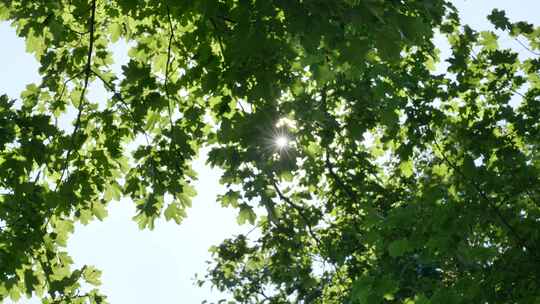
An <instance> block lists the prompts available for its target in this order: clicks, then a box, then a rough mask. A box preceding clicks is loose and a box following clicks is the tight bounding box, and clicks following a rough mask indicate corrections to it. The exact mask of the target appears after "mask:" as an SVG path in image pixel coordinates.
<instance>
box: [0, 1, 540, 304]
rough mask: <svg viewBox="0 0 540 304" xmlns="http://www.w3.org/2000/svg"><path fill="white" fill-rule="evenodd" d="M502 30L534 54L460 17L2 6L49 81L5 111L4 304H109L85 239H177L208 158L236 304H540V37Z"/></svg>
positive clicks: (437, 10) (0, 186)
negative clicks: (162, 226)
mask: <svg viewBox="0 0 540 304" xmlns="http://www.w3.org/2000/svg"><path fill="white" fill-rule="evenodd" d="M488 18H489V20H490V21H491V22H492V23H493V25H494V28H495V29H496V30H497V31H498V32H497V33H499V34H500V33H504V34H505V35H508V36H509V37H511V38H512V39H517V40H518V41H520V43H522V44H523V47H525V48H526V49H528V51H529V54H530V56H528V57H526V58H524V57H523V56H521V57H520V56H518V54H517V53H516V51H515V50H509V49H502V48H499V46H498V36H497V35H496V33H495V32H491V31H488V32H476V31H474V30H473V29H471V28H469V27H467V26H461V25H460V22H459V20H458V17H457V12H456V11H455V8H454V7H453V6H452V5H451V4H449V3H446V2H445V1H443V0H410V1H397V0H396V1H383V0H335V1H325V0H303V1H301V0H298V1H291V0H272V1H269V0H197V1H195V0H185V1H170V0H163V1H151V0H146V1H135V0H114V1H102V0H85V1H82V0H70V1H24V0H3V1H1V2H0V19H2V20H8V21H9V22H11V24H12V25H13V26H14V27H15V28H16V30H17V33H18V35H19V36H21V37H24V38H25V40H26V43H27V50H28V51H29V52H31V53H33V54H34V55H35V56H36V58H37V59H38V60H39V62H40V64H41V67H40V70H39V72H40V75H41V77H42V81H41V83H38V84H30V85H28V86H27V88H26V90H25V91H24V92H23V93H22V94H21V96H20V98H18V99H16V98H15V99H14V97H13V96H9V97H8V96H5V95H3V96H2V97H0V190H1V191H2V192H1V195H0V301H1V300H2V299H4V298H7V297H11V298H12V299H18V298H19V297H20V296H22V295H24V294H26V295H32V294H36V295H38V296H39V297H41V298H42V299H43V302H44V303H105V302H106V297H105V296H104V295H102V294H100V292H99V290H98V289H97V288H96V289H94V288H93V287H91V286H97V285H99V274H100V272H99V270H97V269H95V268H93V267H91V266H85V267H82V268H80V269H73V267H72V265H71V264H72V260H71V258H70V257H69V256H68V255H67V253H66V251H65V246H66V240H67V237H68V235H69V234H70V233H71V232H72V231H73V227H74V224H75V223H76V222H81V223H88V222H89V221H91V220H93V219H94V218H97V219H100V220H101V219H103V218H104V217H106V215H107V203H108V202H110V201H111V200H116V199H119V198H120V197H129V198H131V199H132V200H133V202H134V203H135V204H136V206H137V208H138V209H137V210H138V215H137V216H136V217H135V220H136V221H137V222H138V224H139V225H140V227H141V228H152V227H153V225H154V221H155V219H156V218H157V217H159V216H164V217H165V218H166V219H167V220H174V221H176V222H178V223H180V222H181V220H182V219H183V218H184V216H185V210H186V208H188V207H189V206H190V202H191V198H192V197H193V196H194V195H195V192H194V190H193V188H192V186H191V184H192V182H193V180H194V179H195V178H196V173H195V172H193V170H192V169H191V167H190V163H191V161H192V160H193V159H194V158H196V157H198V154H199V151H200V149H201V148H202V147H208V148H209V149H210V152H209V156H208V157H209V163H210V164H211V165H213V166H217V167H220V168H222V169H223V170H224V171H223V172H224V173H223V176H222V178H221V181H222V183H223V184H225V185H226V187H227V192H225V193H224V194H223V195H222V196H220V197H219V200H220V202H221V204H223V205H225V206H231V207H234V208H237V209H238V211H239V216H238V222H239V223H249V224H251V225H254V226H256V227H257V232H254V233H251V234H250V235H239V236H237V237H235V238H233V239H229V240H225V241H224V242H223V243H222V244H221V245H219V246H216V247H213V248H212V249H211V250H212V252H213V254H214V260H213V262H212V263H211V264H210V268H209V269H208V274H207V276H206V277H205V280H203V281H201V284H203V283H204V281H206V282H209V283H211V284H213V285H214V286H216V287H217V288H219V289H220V290H227V291H229V292H230V295H231V299H230V301H232V303H419V304H420V303H422V304H426V303H538V301H540V293H539V292H538V290H540V277H539V276H540V252H539V244H540V229H539V228H540V225H539V221H540V192H539V190H538V184H539V177H540V176H539V174H540V153H539V152H540V151H539V149H540V123H539V121H540V100H539V97H538V96H539V95H540V76H539V70H540V58H539V55H538V53H537V52H538V51H539V50H540V28H538V27H534V26H533V25H531V24H528V23H526V22H513V21H510V20H508V19H507V17H506V16H505V14H504V12H503V11H497V10H495V11H493V13H492V14H491V15H490V16H489V17H488ZM435 32H439V33H440V34H441V35H443V36H444V37H446V38H447V40H448V42H449V43H450V46H451V52H452V54H451V56H450V58H448V60H447V62H446V65H441V62H440V60H439V58H438V50H437V49H436V48H435V47H434V45H433V44H432V42H431V41H432V38H433V35H434V33H435ZM119 40H123V41H127V42H129V45H130V46H131V49H130V51H129V62H128V63H127V64H126V65H124V66H123V67H122V73H120V74H117V73H114V71H113V69H112V64H113V50H114V47H113V45H114V43H116V42H117V41H119ZM442 66H444V67H445V68H444V69H445V70H443V71H441V69H442V68H441V67H442ZM90 85H97V86H102V87H103V88H104V89H105V90H106V91H107V92H108V94H109V96H110V98H108V99H107V100H92V99H91V98H90V97H89V95H88V90H89V86H90ZM69 113H75V114H72V115H70V114H69ZM70 119H72V126H71V127H69V128H67V127H66V124H67V123H66V121H68V120H70ZM276 138H280V139H279V144H276V142H275V140H276Z"/></svg>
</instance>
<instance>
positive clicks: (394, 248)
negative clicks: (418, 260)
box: [388, 240, 411, 258]
mask: <svg viewBox="0 0 540 304" xmlns="http://www.w3.org/2000/svg"><path fill="white" fill-rule="evenodd" d="M410 250H411V247H410V244H409V242H408V241H407V240H397V241H393V242H392V243H390V244H389V245H388V253H389V254H390V256H391V257H393V258H396V257H400V256H403V255H404V254H405V253H407V252H409V251H410Z"/></svg>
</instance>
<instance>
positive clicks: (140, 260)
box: [0, 0, 540, 304]
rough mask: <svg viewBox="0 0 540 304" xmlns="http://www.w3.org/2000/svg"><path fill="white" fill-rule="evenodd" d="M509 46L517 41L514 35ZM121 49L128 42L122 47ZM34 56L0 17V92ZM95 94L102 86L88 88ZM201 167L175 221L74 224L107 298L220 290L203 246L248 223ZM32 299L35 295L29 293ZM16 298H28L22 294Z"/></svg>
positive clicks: (80, 252)
mask: <svg viewBox="0 0 540 304" xmlns="http://www.w3.org/2000/svg"><path fill="white" fill-rule="evenodd" d="M454 3H455V4H456V5H457V6H458V7H459V9H460V12H461V16H462V18H463V20H464V21H465V22H466V23H468V24H470V25H472V26H473V28H476V29H481V30H485V29H491V27H490V26H489V24H488V23H487V22H486V18H485V17H486V15H487V14H488V13H489V12H490V11H491V10H492V9H493V8H503V9H505V10H506V11H507V15H508V16H509V17H510V18H511V19H512V20H528V21H531V22H533V23H535V24H540V13H539V12H540V0H513V1H509V0H498V1H494V0H470V1H465V0H455V1H454ZM506 43H508V45H509V46H512V47H514V48H519V45H516V43H515V42H513V41H506ZM119 50H121V51H123V50H125V47H119ZM37 67H38V66H37V62H36V61H35V60H34V59H33V57H32V56H30V55H28V54H26V53H25V52H24V42H23V41H22V40H21V39H19V38H17V37H16V36H15V34H14V31H13V30H12V29H11V28H9V26H8V25H7V24H6V23H2V24H0V94H2V93H7V94H8V95H10V96H11V97H18V96H19V94H20V92H21V91H22V90H23V89H24V87H25V86H26V85H27V84H29V83H32V82H36V83H37V82H39V77H38V74H37ZM91 94H93V96H95V97H99V94H100V93H99V92H98V91H96V90H95V91H94V92H91ZM195 169H196V170H197V171H198V172H199V176H200V178H199V182H198V183H197V185H196V188H197V191H198V193H199V194H198V196H197V197H196V198H195V200H194V202H193V207H192V208H191V209H190V210H188V217H187V219H186V220H185V221H184V222H183V223H182V224H181V225H180V226H178V225H176V224H174V223H166V222H164V221H163V220H161V221H159V222H158V223H157V225H156V229H155V230H153V231H139V230H138V228H137V225H136V224H135V223H134V222H133V221H131V217H132V216H133V215H134V212H135V211H134V206H133V204H131V203H130V202H128V201H125V200H123V201H120V202H115V203H112V204H111V205H110V206H109V217H108V218H107V219H106V220H105V221H104V222H98V221H96V222H93V223H91V224H90V225H88V226H77V228H76V231H75V233H74V234H73V236H72V237H71V239H70V242H69V246H68V250H69V252H70V253H71V255H72V257H73V258H74V260H75V261H76V264H77V265H82V264H92V265H95V266H97V267H98V268H100V269H101V270H102V271H103V276H102V282H103V285H102V290H103V291H104V292H105V293H106V294H107V295H108V296H109V302H110V303H112V304H124V303H126V304H127V303H129V304H147V303H156V304H169V303H182V304H184V303H185V304H192V303H200V302H201V301H202V300H204V299H209V300H216V299H219V298H220V294H219V293H218V292H217V291H215V290H210V289H209V288H198V287H195V286H194V285H193V280H192V278H193V276H194V274H195V273H199V274H203V273H204V271H205V269H206V264H205V261H206V260H208V259H209V257H210V255H209V253H208V248H209V247H210V246H211V245H215V244H218V243H219V242H220V241H221V240H223V239H224V238H226V237H230V236H232V235H233V234H237V233H240V232H242V231H244V232H245V231H246V230H247V229H248V228H249V227H238V225H237V224H236V218H235V216H236V211H235V210H231V209H223V208H221V207H219V205H218V204H217V203H216V202H215V198H216V195H217V194H218V193H220V192H222V191H223V188H222V187H221V186H220V185H219V184H218V181H217V180H218V174H217V173H216V171H213V170H212V169H210V168H208V167H207V166H205V165H204V161H203V160H199V161H197V162H196V164H195ZM31 302H32V303H37V302H34V301H31ZM21 303H27V300H22V301H21Z"/></svg>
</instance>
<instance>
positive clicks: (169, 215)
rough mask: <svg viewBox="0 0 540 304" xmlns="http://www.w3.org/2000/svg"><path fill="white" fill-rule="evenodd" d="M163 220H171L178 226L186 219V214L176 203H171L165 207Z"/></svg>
mask: <svg viewBox="0 0 540 304" xmlns="http://www.w3.org/2000/svg"><path fill="white" fill-rule="evenodd" d="M164 215H165V219H166V220H167V221H170V220H171V219H172V220H174V221H175V222H176V224H180V223H181V222H182V220H183V219H184V218H185V217H186V212H185V211H184V209H183V208H182V207H181V206H180V204H178V203H171V204H169V205H168V206H167V208H166V209H165V212H164Z"/></svg>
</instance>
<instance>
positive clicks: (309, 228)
mask: <svg viewBox="0 0 540 304" xmlns="http://www.w3.org/2000/svg"><path fill="white" fill-rule="evenodd" d="M272 186H273V187H274V189H275V190H276V193H277V194H278V196H279V198H280V199H281V200H283V201H284V202H285V203H287V204H288V205H289V206H291V207H292V208H294V209H295V210H296V211H298V214H299V215H300V217H302V219H303V220H304V224H305V225H306V227H307V231H308V234H309V235H310V236H311V237H312V238H313V239H314V240H315V242H316V243H317V248H319V251H320V252H323V251H322V243H321V240H320V239H319V237H317V235H316V234H315V232H314V231H313V228H312V227H311V224H310V223H309V219H308V218H307V217H306V215H305V214H304V211H305V210H304V208H303V207H301V206H298V205H297V204H295V203H294V202H293V201H291V200H290V199H289V198H288V197H286V196H285V195H284V194H283V193H282V192H281V190H279V187H278V186H277V184H276V182H275V181H273V182H272Z"/></svg>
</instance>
